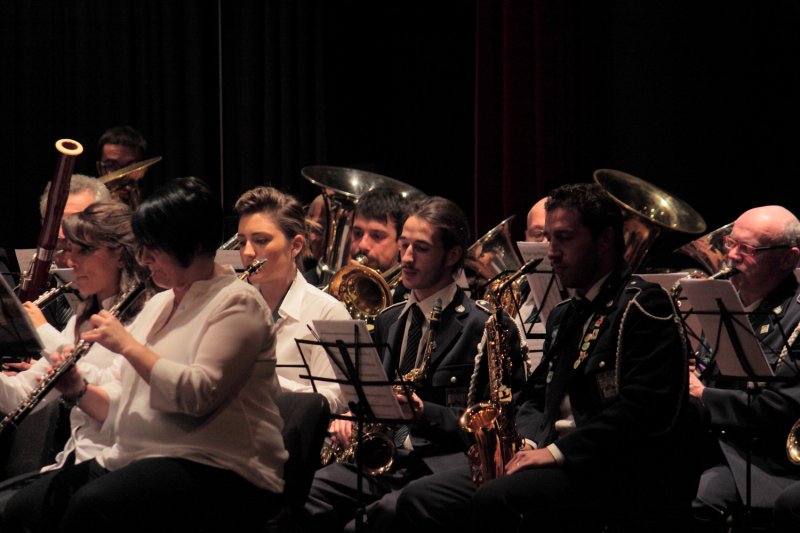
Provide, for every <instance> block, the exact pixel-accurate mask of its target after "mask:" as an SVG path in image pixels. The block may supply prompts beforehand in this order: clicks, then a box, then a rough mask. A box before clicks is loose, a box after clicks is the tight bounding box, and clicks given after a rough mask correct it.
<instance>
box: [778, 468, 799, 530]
mask: <svg viewBox="0 0 800 533" xmlns="http://www.w3.org/2000/svg"><path fill="white" fill-rule="evenodd" d="M775 530H776V531H779V532H781V533H789V532H795V531H800V481H798V482H797V483H795V484H793V485H789V487H788V488H786V489H784V491H783V492H781V495H780V496H778V499H777V500H776V501H775Z"/></svg>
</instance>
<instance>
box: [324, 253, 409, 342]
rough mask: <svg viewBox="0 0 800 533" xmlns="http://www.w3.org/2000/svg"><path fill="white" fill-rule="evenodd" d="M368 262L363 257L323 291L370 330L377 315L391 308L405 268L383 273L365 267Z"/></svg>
mask: <svg viewBox="0 0 800 533" xmlns="http://www.w3.org/2000/svg"><path fill="white" fill-rule="evenodd" d="M366 259H367V258H366V257H365V256H363V255H360V256H358V257H356V259H355V260H356V261H357V264H349V265H346V266H344V267H342V268H341V269H340V270H339V271H338V272H336V274H334V275H333V277H332V278H331V282H330V284H329V285H328V286H327V287H325V288H324V289H323V290H324V291H325V292H327V293H328V294H330V295H331V296H333V297H334V298H336V299H337V300H339V301H340V302H342V303H343V304H344V306H345V307H346V308H347V312H348V313H350V316H351V317H353V318H354V319H356V320H363V321H365V322H366V323H367V326H368V327H370V328H371V327H372V325H373V324H374V322H375V317H377V316H378V313H380V312H381V311H383V310H384V309H385V308H387V307H389V306H390V305H392V288H394V287H396V286H397V283H399V281H400V275H401V273H402V270H401V268H402V267H401V265H400V264H398V265H396V266H394V267H392V268H390V269H389V270H387V271H386V272H384V273H381V272H379V271H377V270H375V269H373V268H370V267H368V266H366V265H364V264H363V263H364V262H365V261H366Z"/></svg>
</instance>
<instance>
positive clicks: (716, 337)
mask: <svg viewBox="0 0 800 533" xmlns="http://www.w3.org/2000/svg"><path fill="white" fill-rule="evenodd" d="M680 284H681V286H682V287H683V292H684V293H685V294H686V297H687V298H688V299H689V302H691V306H692V309H693V312H695V313H699V314H697V317H698V319H699V320H700V324H701V325H702V327H703V332H704V334H705V336H706V339H707V344H708V345H709V346H710V347H711V349H712V350H714V349H715V348H716V353H714V354H713V356H714V359H715V360H716V362H717V367H719V370H720V373H721V374H722V375H723V376H731V377H739V378H747V377H756V378H757V377H769V376H773V375H774V374H773V372H772V367H771V366H770V364H769V361H767V358H766V356H765V355H764V352H763V350H762V348H761V343H759V341H758V338H757V337H756V335H755V332H754V331H753V327H752V325H751V324H750V320H749V319H748V318H747V315H746V314H745V312H744V306H743V305H742V301H741V300H740V299H739V294H738V293H737V292H736V289H735V288H734V287H733V284H731V282H730V281H728V280H707V279H684V280H681V282H680ZM718 302H722V304H723V305H724V306H725V309H727V311H728V312H729V313H731V315H732V316H731V320H732V322H733V329H734V331H735V332H736V336H737V337H738V339H739V342H740V343H741V345H742V349H743V351H744V356H745V358H746V360H747V363H748V364H749V366H750V368H751V369H752V371H753V374H754V376H751V375H750V374H749V373H748V372H747V371H746V370H745V369H744V368H743V367H742V364H741V362H740V361H739V358H738V356H737V354H736V351H735V350H734V347H733V344H732V342H731V338H730V336H729V334H728V332H727V330H726V328H725V326H724V325H723V324H722V323H721V322H722V319H721V315H720V307H719V304H718Z"/></svg>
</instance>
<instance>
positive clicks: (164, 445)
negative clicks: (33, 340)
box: [4, 178, 287, 533]
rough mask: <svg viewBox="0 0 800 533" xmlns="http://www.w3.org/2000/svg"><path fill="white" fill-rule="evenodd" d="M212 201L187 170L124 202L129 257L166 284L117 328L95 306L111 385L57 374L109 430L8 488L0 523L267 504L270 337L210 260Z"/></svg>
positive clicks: (208, 525)
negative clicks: (77, 453)
mask: <svg viewBox="0 0 800 533" xmlns="http://www.w3.org/2000/svg"><path fill="white" fill-rule="evenodd" d="M221 222H222V212H221V209H220V205H219V202H218V201H217V200H216V199H215V198H214V197H213V195H212V194H211V192H210V190H209V188H208V187H207V186H206V185H205V184H204V183H203V182H202V181H200V180H198V179H196V178H180V179H175V180H171V181H170V182H168V183H167V184H166V185H165V186H163V187H162V188H160V189H159V190H158V191H156V192H155V193H153V194H152V195H151V196H150V197H148V198H147V200H145V201H144V202H143V203H142V204H141V205H140V206H139V208H138V209H137V211H136V213H135V214H134V218H133V230H134V234H135V236H136V239H137V241H138V242H139V244H140V245H141V246H142V250H141V252H140V262H141V263H142V264H143V265H145V266H146V267H147V268H148V269H149V270H150V272H151V275H152V281H153V283H154V284H156V285H157V286H159V287H162V288H164V289H166V290H164V291H163V292H161V293H159V294H156V295H155V296H153V298H151V299H150V301H148V302H147V304H145V306H144V308H143V309H142V311H141V312H140V313H139V315H138V316H137V318H136V320H135V322H134V323H133V324H131V326H130V328H129V330H126V329H124V328H123V327H122V326H121V325H120V323H119V321H118V320H116V318H114V317H113V316H112V315H111V314H110V313H108V312H107V311H100V312H99V313H97V314H95V315H93V316H92V317H91V319H90V320H91V323H92V326H93V328H92V329H91V330H89V331H87V332H86V333H84V334H83V335H82V338H83V339H85V340H87V341H91V342H97V343H100V344H102V345H103V346H105V347H106V348H108V349H109V350H111V351H113V352H116V353H119V354H120V355H122V356H123V357H124V358H125V360H126V362H125V364H124V365H122V368H121V372H120V387H119V389H118V390H115V389H112V388H108V387H97V386H94V385H89V386H88V387H86V386H85V385H84V382H83V379H82V377H81V376H80V373H79V372H77V371H71V372H68V373H67V374H65V377H64V379H62V380H61V381H60V382H59V383H58V388H59V390H60V391H61V392H62V394H63V395H64V396H65V397H67V398H72V399H73V400H75V401H77V402H78V405H79V407H80V408H81V409H82V410H84V411H85V412H86V413H87V414H89V415H90V416H92V417H93V418H94V419H95V420H97V421H98V422H101V423H103V424H113V425H114V430H115V433H116V442H115V443H114V445H113V446H111V447H108V448H105V449H104V450H103V451H102V452H101V453H100V455H98V456H97V458H96V459H94V460H92V461H87V462H85V463H82V464H80V465H75V466H70V467H66V468H64V469H62V470H61V471H59V472H56V473H54V479H53V480H52V482H51V483H50V486H49V493H48V495H47V497H46V498H44V499H43V501H41V502H40V503H39V505H36V504H37V502H35V501H34V502H33V505H31V504H30V503H31V502H30V500H27V499H26V498H25V497H24V496H25V493H26V492H27V491H28V489H24V490H23V491H22V492H20V493H18V494H17V495H16V496H15V497H14V498H12V500H11V501H10V502H9V505H8V508H7V510H6V518H7V522H8V524H4V526H5V527H4V531H15V530H24V529H25V528H27V529H28V530H33V531H55V530H56V529H58V530H59V531H81V532H84V533H85V532H90V531H152V530H158V531H195V530H199V529H205V530H212V531H219V530H220V529H225V530H232V531H250V530H253V529H256V528H257V527H258V526H259V525H260V524H261V523H262V521H263V520H264V519H266V518H267V517H268V515H269V514H270V513H271V512H272V511H274V509H275V507H276V506H277V505H278V503H279V500H278V498H277V495H278V493H280V492H281V491H282V490H283V477H282V475H283V464H284V462H285V461H286V458H287V453H286V450H285V449H284V446H283V438H282V436H281V429H282V425H283V423H282V420H281V418H280V413H279V412H278V408H277V406H276V405H275V403H274V401H273V398H274V396H275V394H276V393H277V391H278V386H277V380H276V379H275V352H274V345H275V342H274V337H273V335H272V328H271V323H272V320H271V317H270V314H269V310H268V309H267V306H266V304H265V303H264V301H263V298H262V297H261V295H260V294H259V293H258V291H256V290H255V289H254V288H253V287H251V286H250V285H248V284H246V283H244V282H242V281H240V280H239V279H237V277H236V276H235V275H233V274H232V273H231V272H230V271H228V270H227V269H224V268H222V267H220V266H219V265H216V264H215V263H214V254H215V251H216V247H217V243H218V240H219V234H220V231H219V229H220V227H221Z"/></svg>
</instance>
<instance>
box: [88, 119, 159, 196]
mask: <svg viewBox="0 0 800 533" xmlns="http://www.w3.org/2000/svg"><path fill="white" fill-rule="evenodd" d="M97 150H98V152H99V153H100V159H99V160H98V161H97V163H96V166H97V175H98V176H99V177H101V178H102V177H103V176H105V175H107V174H110V173H112V172H114V171H117V170H119V169H121V168H125V167H127V166H129V165H132V164H134V163H138V162H139V161H142V160H144V158H145V154H146V153H147V140H145V138H144V137H143V136H142V134H141V133H139V132H138V131H136V130H135V129H133V128H132V127H130V126H115V127H113V128H109V129H107V130H106V131H105V132H104V133H103V135H101V136H100V139H99V140H98V141H97ZM145 172H146V170H144V169H143V170H139V171H137V172H135V173H131V174H128V175H127V176H124V177H120V178H119V179H117V180H114V181H113V182H110V183H109V188H111V190H112V193H111V194H112V195H113V196H114V198H116V199H117V200H119V201H121V202H124V203H126V204H128V205H129V206H131V208H132V209H136V207H137V206H138V205H139V204H140V203H141V201H142V198H141V192H140V189H139V182H138V180H139V179H141V178H142V177H143V176H144V173H145Z"/></svg>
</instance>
